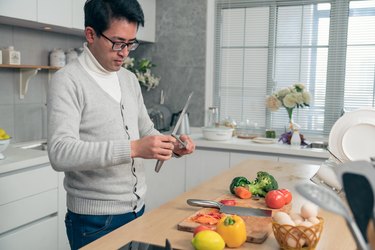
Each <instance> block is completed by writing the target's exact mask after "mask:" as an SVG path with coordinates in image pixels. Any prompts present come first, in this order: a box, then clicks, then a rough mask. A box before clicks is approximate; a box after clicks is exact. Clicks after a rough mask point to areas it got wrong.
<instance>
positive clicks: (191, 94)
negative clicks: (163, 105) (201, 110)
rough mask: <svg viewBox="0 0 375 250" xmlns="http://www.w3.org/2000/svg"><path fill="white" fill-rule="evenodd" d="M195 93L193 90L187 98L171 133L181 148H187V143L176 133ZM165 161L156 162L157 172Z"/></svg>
mask: <svg viewBox="0 0 375 250" xmlns="http://www.w3.org/2000/svg"><path fill="white" fill-rule="evenodd" d="M193 93H194V92H191V93H190V95H189V97H188V99H187V101H186V103H185V106H184V108H183V109H182V111H181V114H180V117H179V118H178V120H177V122H176V125H175V126H174V129H173V131H172V134H171V135H172V136H173V137H174V138H176V140H177V141H178V142H179V143H180V145H181V148H185V147H186V144H185V143H184V142H183V141H181V140H180V138H178V136H177V135H176V133H177V131H178V128H179V127H180V125H181V122H182V120H183V118H184V116H185V113H186V111H187V109H188V107H189V104H190V99H191V97H192V96H193ZM163 163H164V161H161V160H158V161H157V162H156V165H155V172H156V173H158V172H159V171H160V169H161V166H163Z"/></svg>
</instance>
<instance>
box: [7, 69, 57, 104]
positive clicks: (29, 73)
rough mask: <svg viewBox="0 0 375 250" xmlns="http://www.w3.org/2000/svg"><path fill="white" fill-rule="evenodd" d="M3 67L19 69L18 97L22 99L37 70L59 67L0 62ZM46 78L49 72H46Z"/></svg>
mask: <svg viewBox="0 0 375 250" xmlns="http://www.w3.org/2000/svg"><path fill="white" fill-rule="evenodd" d="M0 68H3V69H19V70H20V75H19V77H20V79H19V83H20V99H24V98H25V95H26V93H27V90H28V87H29V81H30V79H31V78H32V77H33V76H35V75H36V74H37V73H38V71H39V70H48V71H49V72H50V71H56V70H59V69H60V67H53V66H45V65H14V64H0ZM48 79H50V74H49V73H48Z"/></svg>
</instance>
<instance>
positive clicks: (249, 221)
mask: <svg viewBox="0 0 375 250" xmlns="http://www.w3.org/2000/svg"><path fill="white" fill-rule="evenodd" d="M224 199H231V200H235V201H236V206H241V207H252V208H263V209H269V210H272V211H273V212H274V211H284V212H287V213H289V212H290V210H291V208H292V204H291V203H290V204H288V205H285V206H284V207H283V208H281V209H271V208H268V207H267V206H266V203H265V201H264V198H260V199H259V200H255V199H239V198H237V197H236V196H234V195H232V194H230V193H228V194H224V195H221V196H220V197H218V198H216V199H214V200H216V201H220V200H224ZM210 211H212V209H211V208H201V209H200V210H198V211H197V212H196V213H194V214H192V215H191V216H189V217H187V218H185V219H184V220H183V221H181V222H180V223H179V224H178V225H177V229H178V230H180V231H187V232H194V229H195V228H196V227H197V226H199V225H200V223H197V222H195V221H193V220H192V218H193V217H194V216H195V215H196V214H198V213H204V214H207V213H209V212H210ZM241 217H242V219H243V220H244V221H245V224H246V233H247V240H246V241H247V242H251V243H258V244H261V243H263V242H264V241H265V240H266V239H267V237H268V235H269V234H270V232H271V231H272V226H271V222H272V218H271V217H269V218H266V217H254V216H241ZM210 227H211V228H212V229H215V226H210Z"/></svg>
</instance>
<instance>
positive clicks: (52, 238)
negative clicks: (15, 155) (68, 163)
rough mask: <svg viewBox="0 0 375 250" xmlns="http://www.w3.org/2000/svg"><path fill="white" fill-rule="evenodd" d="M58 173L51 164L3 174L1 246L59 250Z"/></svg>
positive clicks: (1, 175) (0, 218)
mask: <svg viewBox="0 0 375 250" xmlns="http://www.w3.org/2000/svg"><path fill="white" fill-rule="evenodd" d="M57 214H58V175H57V173H56V172H55V171H54V170H53V169H52V168H51V166H50V165H49V164H47V163H46V164H42V165H36V166H30V167H28V168H23V169H19V170H15V171H10V172H5V173H2V174H0V221H1V223H0V249H12V250H13V249H57V238H58V234H57V232H58V225H57Z"/></svg>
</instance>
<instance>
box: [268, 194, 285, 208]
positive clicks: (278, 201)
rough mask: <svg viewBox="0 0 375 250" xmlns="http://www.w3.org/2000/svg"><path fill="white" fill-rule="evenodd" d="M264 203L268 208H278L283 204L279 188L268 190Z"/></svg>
mask: <svg viewBox="0 0 375 250" xmlns="http://www.w3.org/2000/svg"><path fill="white" fill-rule="evenodd" d="M265 200H266V205H267V207H269V208H275V209H279V208H282V207H283V206H284V205H285V198H284V195H283V193H281V192H280V191H279V190H272V191H269V192H268V193H267V195H266V198H265Z"/></svg>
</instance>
